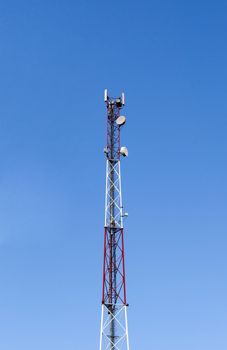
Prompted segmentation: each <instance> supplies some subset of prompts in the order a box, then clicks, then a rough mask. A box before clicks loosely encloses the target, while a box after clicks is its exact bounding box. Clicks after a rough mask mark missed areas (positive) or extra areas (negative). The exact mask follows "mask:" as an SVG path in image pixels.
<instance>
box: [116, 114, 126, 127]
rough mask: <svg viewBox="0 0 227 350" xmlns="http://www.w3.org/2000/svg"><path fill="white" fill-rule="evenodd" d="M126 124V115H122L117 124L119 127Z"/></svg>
mask: <svg viewBox="0 0 227 350" xmlns="http://www.w3.org/2000/svg"><path fill="white" fill-rule="evenodd" d="M125 122H126V118H125V116H124V115H120V117H118V118H117V120H116V123H117V125H119V126H122V125H124V124H125Z"/></svg>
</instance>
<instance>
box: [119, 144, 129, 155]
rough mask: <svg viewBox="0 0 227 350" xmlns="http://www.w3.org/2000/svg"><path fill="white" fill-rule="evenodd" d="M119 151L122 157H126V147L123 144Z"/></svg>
mask: <svg viewBox="0 0 227 350" xmlns="http://www.w3.org/2000/svg"><path fill="white" fill-rule="evenodd" d="M120 153H121V155H122V156H123V157H128V149H127V147H125V146H123V147H121V149H120Z"/></svg>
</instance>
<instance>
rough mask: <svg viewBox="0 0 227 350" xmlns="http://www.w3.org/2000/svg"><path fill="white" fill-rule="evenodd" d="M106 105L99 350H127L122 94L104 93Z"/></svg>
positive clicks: (125, 149)
mask: <svg viewBox="0 0 227 350" xmlns="http://www.w3.org/2000/svg"><path fill="white" fill-rule="evenodd" d="M104 101H105V103H106V108H107V115H106V124H107V125H106V147H105V148H104V152H105V155H106V194H105V224H104V263H103V283H102V312H101V329H100V348H99V350H129V339H128V322H127V308H128V304H127V299H126V274H125V251H124V226H123V219H124V217H125V216H127V215H128V214H127V213H125V212H123V205H122V194H121V171H120V159H121V157H122V156H123V157H127V156H128V150H127V148H126V147H124V146H123V147H121V143H120V131H121V128H122V126H123V125H124V124H125V122H126V118H125V117H124V116H123V115H121V110H122V108H123V107H124V104H125V97H124V93H122V95H121V97H119V98H111V97H109V96H108V93H107V90H105V92H104Z"/></svg>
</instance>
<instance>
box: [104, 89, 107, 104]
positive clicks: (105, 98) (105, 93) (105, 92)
mask: <svg viewBox="0 0 227 350" xmlns="http://www.w3.org/2000/svg"><path fill="white" fill-rule="evenodd" d="M107 100H108V92H107V89H105V90H104V101H105V102H107Z"/></svg>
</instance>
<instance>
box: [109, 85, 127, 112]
mask: <svg viewBox="0 0 227 350" xmlns="http://www.w3.org/2000/svg"><path fill="white" fill-rule="evenodd" d="M104 102H106V104H107V105H109V104H116V105H117V106H118V107H119V108H122V107H123V106H124V105H125V93H124V92H122V93H121V97H117V98H113V97H109V96H108V91H107V89H105V90H104Z"/></svg>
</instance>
